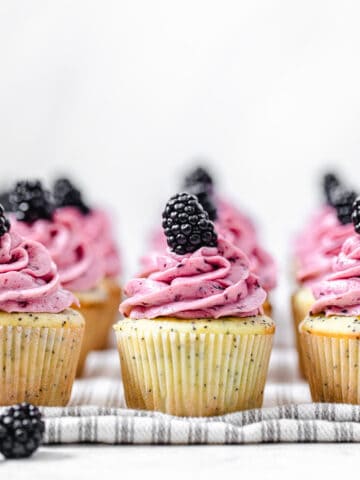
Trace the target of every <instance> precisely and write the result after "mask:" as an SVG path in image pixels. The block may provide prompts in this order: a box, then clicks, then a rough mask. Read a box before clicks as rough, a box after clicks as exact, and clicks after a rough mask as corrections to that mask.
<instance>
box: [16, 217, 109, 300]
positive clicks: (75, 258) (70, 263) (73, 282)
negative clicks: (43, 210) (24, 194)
mask: <svg viewBox="0 0 360 480" xmlns="http://www.w3.org/2000/svg"><path fill="white" fill-rule="evenodd" d="M11 222H12V229H13V230H14V231H16V232H18V233H19V234H20V235H22V236H24V237H25V238H30V239H32V240H35V241H38V242H40V243H42V244H43V245H44V246H45V247H46V248H47V249H48V250H49V253H50V255H51V258H52V259H53V260H54V262H55V263H56V265H57V267H58V271H59V275H60V280H61V283H62V285H63V286H64V287H65V288H67V289H69V290H71V291H79V292H82V291H86V290H90V289H92V288H95V287H96V285H97V284H98V283H99V281H100V280H101V279H102V277H103V265H102V262H101V261H100V259H99V257H98V256H97V253H96V250H94V248H92V246H91V245H90V244H87V243H86V241H85V235H84V234H83V228H82V221H81V214H80V213H79V214H78V215H77V210H76V209H70V208H62V209H59V210H57V211H56V212H55V214H54V218H53V220H52V221H48V220H37V221H36V222H34V223H32V224H28V223H26V222H18V221H16V220H15V219H13V218H12V220H11Z"/></svg>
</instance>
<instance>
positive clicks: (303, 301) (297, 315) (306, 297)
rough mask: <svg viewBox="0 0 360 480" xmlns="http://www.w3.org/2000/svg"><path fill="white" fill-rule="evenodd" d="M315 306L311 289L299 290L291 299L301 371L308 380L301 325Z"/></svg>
mask: <svg viewBox="0 0 360 480" xmlns="http://www.w3.org/2000/svg"><path fill="white" fill-rule="evenodd" d="M313 304H314V296H313V294H312V292H311V290H310V289H309V288H306V287H303V288H300V289H298V290H297V291H296V292H295V293H294V294H293V295H292V297H291V309H292V317H293V322H294V331H295V341H296V349H297V352H298V359H299V370H300V373H301V375H302V376H303V377H304V378H306V370H305V369H306V362H305V361H304V353H303V351H302V347H301V342H300V332H299V325H300V323H301V322H302V321H303V320H304V318H305V317H307V316H308V315H309V312H310V310H311V307H312V306H313Z"/></svg>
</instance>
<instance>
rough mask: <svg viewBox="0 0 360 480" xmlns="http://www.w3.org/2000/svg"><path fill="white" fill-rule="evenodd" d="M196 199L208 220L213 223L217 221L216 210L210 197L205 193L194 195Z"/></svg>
mask: <svg viewBox="0 0 360 480" xmlns="http://www.w3.org/2000/svg"><path fill="white" fill-rule="evenodd" d="M196 198H197V199H198V200H199V203H200V204H201V206H202V207H203V209H204V210H205V212H207V214H208V215H209V219H210V220H211V221H212V222H214V221H215V220H216V219H217V210H216V207H215V205H214V203H213V201H212V199H211V197H210V195H209V194H208V193H207V192H201V193H198V194H197V195H196Z"/></svg>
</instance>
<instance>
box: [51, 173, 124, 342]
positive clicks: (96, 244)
mask: <svg viewBox="0 0 360 480" xmlns="http://www.w3.org/2000/svg"><path fill="white" fill-rule="evenodd" d="M54 197H55V202H56V205H57V206H58V207H59V210H58V216H59V217H60V218H62V217H63V216H65V217H66V218H67V219H69V218H70V217H71V218H72V221H73V222H74V223H75V224H76V225H78V226H80V229H81V231H82V234H83V236H84V242H85V244H86V245H91V246H92V249H93V251H94V252H96V255H97V257H98V259H99V260H100V261H101V262H102V269H103V277H102V280H101V286H102V288H103V289H104V290H105V292H106V295H107V302H106V306H105V310H104V313H103V317H102V320H101V324H102V332H101V334H98V335H97V337H96V340H97V343H96V350H102V349H104V348H106V347H107V345H108V334H109V331H110V330H111V327H112V325H113V324H114V323H115V322H116V320H117V318H118V315H119V304H120V301H121V286H120V282H119V277H120V274H121V261H120V254H119V249H118V247H117V245H116V242H115V239H114V232H113V228H112V222H111V218H110V216H109V214H108V213H107V212H106V211H105V210H103V209H99V208H92V209H90V208H89V207H87V205H85V204H84V202H83V200H82V197H81V193H80V191H79V190H78V189H77V188H76V187H75V186H74V185H73V184H72V183H71V182H70V180H68V179H66V178H60V179H58V180H57V181H56V182H55V185H54ZM98 333H100V332H98Z"/></svg>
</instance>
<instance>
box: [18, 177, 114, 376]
mask: <svg viewBox="0 0 360 480" xmlns="http://www.w3.org/2000/svg"><path fill="white" fill-rule="evenodd" d="M10 201H11V205H12V209H13V211H14V214H13V216H12V217H11V218H12V225H13V230H14V231H15V232H17V233H18V234H20V235H22V236H23V237H25V238H27V239H31V240H35V241H37V242H40V243H41V244H42V245H44V246H45V247H46V248H47V249H48V251H49V253H50V255H51V258H52V259H53V261H54V262H55V264H56V265H57V268H58V272H59V276H60V281H61V284H62V286H63V287H64V288H66V289H67V290H70V291H71V292H73V294H74V296H75V297H76V299H77V301H76V302H75V303H74V304H73V309H75V310H78V311H79V312H80V313H81V314H82V315H83V317H84V318H85V334H84V340H83V343H82V349H81V355H80V359H79V363H78V370H77V373H78V374H80V373H81V372H82V370H83V367H84V364H85V360H86V356H87V354H88V353H89V352H90V351H91V350H94V349H96V347H97V345H98V341H99V337H105V338H106V336H107V331H108V327H107V326H106V328H105V327H104V323H103V322H102V319H103V318H104V316H105V311H106V302H107V292H106V290H105V289H104V287H103V286H102V284H101V281H102V279H103V263H102V261H101V259H100V258H99V257H98V256H97V252H96V250H94V248H93V246H92V245H90V244H88V243H87V242H86V238H85V235H84V234H83V229H82V223H81V222H80V221H77V220H76V219H75V214H73V212H72V210H70V211H68V210H67V209H55V208H54V204H53V202H52V198H51V195H50V193H49V192H48V191H46V190H44V189H43V187H42V185H41V183H40V182H38V181H34V182H18V183H17V185H16V187H15V189H14V190H13V192H12V193H11V195H10ZM74 210H75V209H74ZM78 215H79V217H80V215H81V214H80V213H78Z"/></svg>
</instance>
